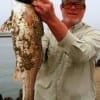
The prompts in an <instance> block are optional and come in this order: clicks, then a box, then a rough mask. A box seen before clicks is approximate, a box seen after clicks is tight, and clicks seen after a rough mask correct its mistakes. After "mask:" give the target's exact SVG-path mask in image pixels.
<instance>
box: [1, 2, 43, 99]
mask: <svg viewBox="0 0 100 100" xmlns="http://www.w3.org/2000/svg"><path fill="white" fill-rule="evenodd" d="M22 1H23V2H24V0H22ZM27 1H28V0H27ZM29 3H30V2H25V3H22V2H19V1H16V0H13V9H12V13H11V16H10V17H9V19H8V20H7V21H6V22H5V23H4V24H3V25H2V26H1V31H5V30H6V31H7V30H8V31H11V32H12V40H13V48H14V51H15V56H16V69H15V72H14V79H16V80H19V79H20V80H22V82H23V100H34V92H33V91H34V84H35V79H36V75H37V72H38V70H39V68H40V66H41V63H42V58H43V57H42V43H41V37H42V36H43V33H44V31H43V24H42V21H41V19H40V18H39V16H38V15H37V14H36V12H35V11H34V8H33V6H32V5H31V4H29Z"/></svg>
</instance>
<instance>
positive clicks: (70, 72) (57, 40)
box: [33, 0, 100, 100]
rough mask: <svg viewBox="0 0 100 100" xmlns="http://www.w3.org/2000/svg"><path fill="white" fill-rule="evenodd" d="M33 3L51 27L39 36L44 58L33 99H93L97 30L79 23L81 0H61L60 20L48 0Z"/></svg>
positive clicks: (99, 47)
mask: <svg viewBox="0 0 100 100" xmlns="http://www.w3.org/2000/svg"><path fill="white" fill-rule="evenodd" d="M33 5H34V7H35V10H36V11H37V13H38V14H39V15H40V16H41V18H42V20H43V21H44V22H45V23H46V24H47V25H48V26H49V28H50V30H51V31H50V30H48V31H47V32H46V34H45V35H44V36H43V39H42V42H43V50H44V61H43V64H42V66H41V69H40V71H39V73H38V75H37V79H36V85H35V97H34V98H35V100H95V85H94V84H95V82H94V70H95V57H96V55H97V53H98V51H99V50H100V32H99V31H98V30H96V29H94V28H92V27H90V26H88V25H86V24H84V23H82V22H81V21H82V18H83V16H84V13H85V10H86V4H85V0H62V4H61V6H60V7H61V12H62V16H63V19H62V21H60V20H59V19H58V18H57V16H56V15H55V12H54V8H53V4H52V3H51V2H50V1H49V0H37V1H35V2H33Z"/></svg>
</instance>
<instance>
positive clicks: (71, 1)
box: [61, 0, 85, 25]
mask: <svg viewBox="0 0 100 100" xmlns="http://www.w3.org/2000/svg"><path fill="white" fill-rule="evenodd" d="M61 10H62V16H63V20H64V22H65V23H67V24H73V25H74V24H76V23H78V22H80V21H81V20H82V18H83V16H84V12H85V3H84V1H83V0H65V1H64V2H63V4H62V5H61Z"/></svg>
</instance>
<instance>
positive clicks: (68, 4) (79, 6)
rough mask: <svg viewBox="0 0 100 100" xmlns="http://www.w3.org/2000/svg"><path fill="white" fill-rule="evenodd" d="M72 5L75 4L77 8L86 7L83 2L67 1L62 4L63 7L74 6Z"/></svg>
mask: <svg viewBox="0 0 100 100" xmlns="http://www.w3.org/2000/svg"><path fill="white" fill-rule="evenodd" d="M72 6H74V7H75V8H76V9H84V8H85V4H83V3H65V4H62V7H63V8H65V9H70V8H72Z"/></svg>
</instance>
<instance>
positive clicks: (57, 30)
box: [32, 0, 68, 41]
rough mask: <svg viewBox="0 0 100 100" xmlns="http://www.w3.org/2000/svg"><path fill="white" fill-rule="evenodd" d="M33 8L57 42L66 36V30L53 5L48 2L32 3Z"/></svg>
mask: <svg viewBox="0 0 100 100" xmlns="http://www.w3.org/2000/svg"><path fill="white" fill-rule="evenodd" d="M32 4H33V6H34V8H35V10H36V12H37V13H38V14H39V16H40V17H41V19H42V20H43V21H44V22H45V23H46V24H47V25H48V26H49V28H50V29H51V31H52V32H53V34H54V36H55V37H56V39H57V40H58V41H61V40H62V39H63V38H64V37H65V35H66V34H67V31H68V28H67V27H66V26H65V25H64V23H63V22H61V21H60V20H59V19H58V18H57V16H56V14H55V12H54V7H53V4H52V3H51V2H50V1H49V0H37V1H33V3H32Z"/></svg>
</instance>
